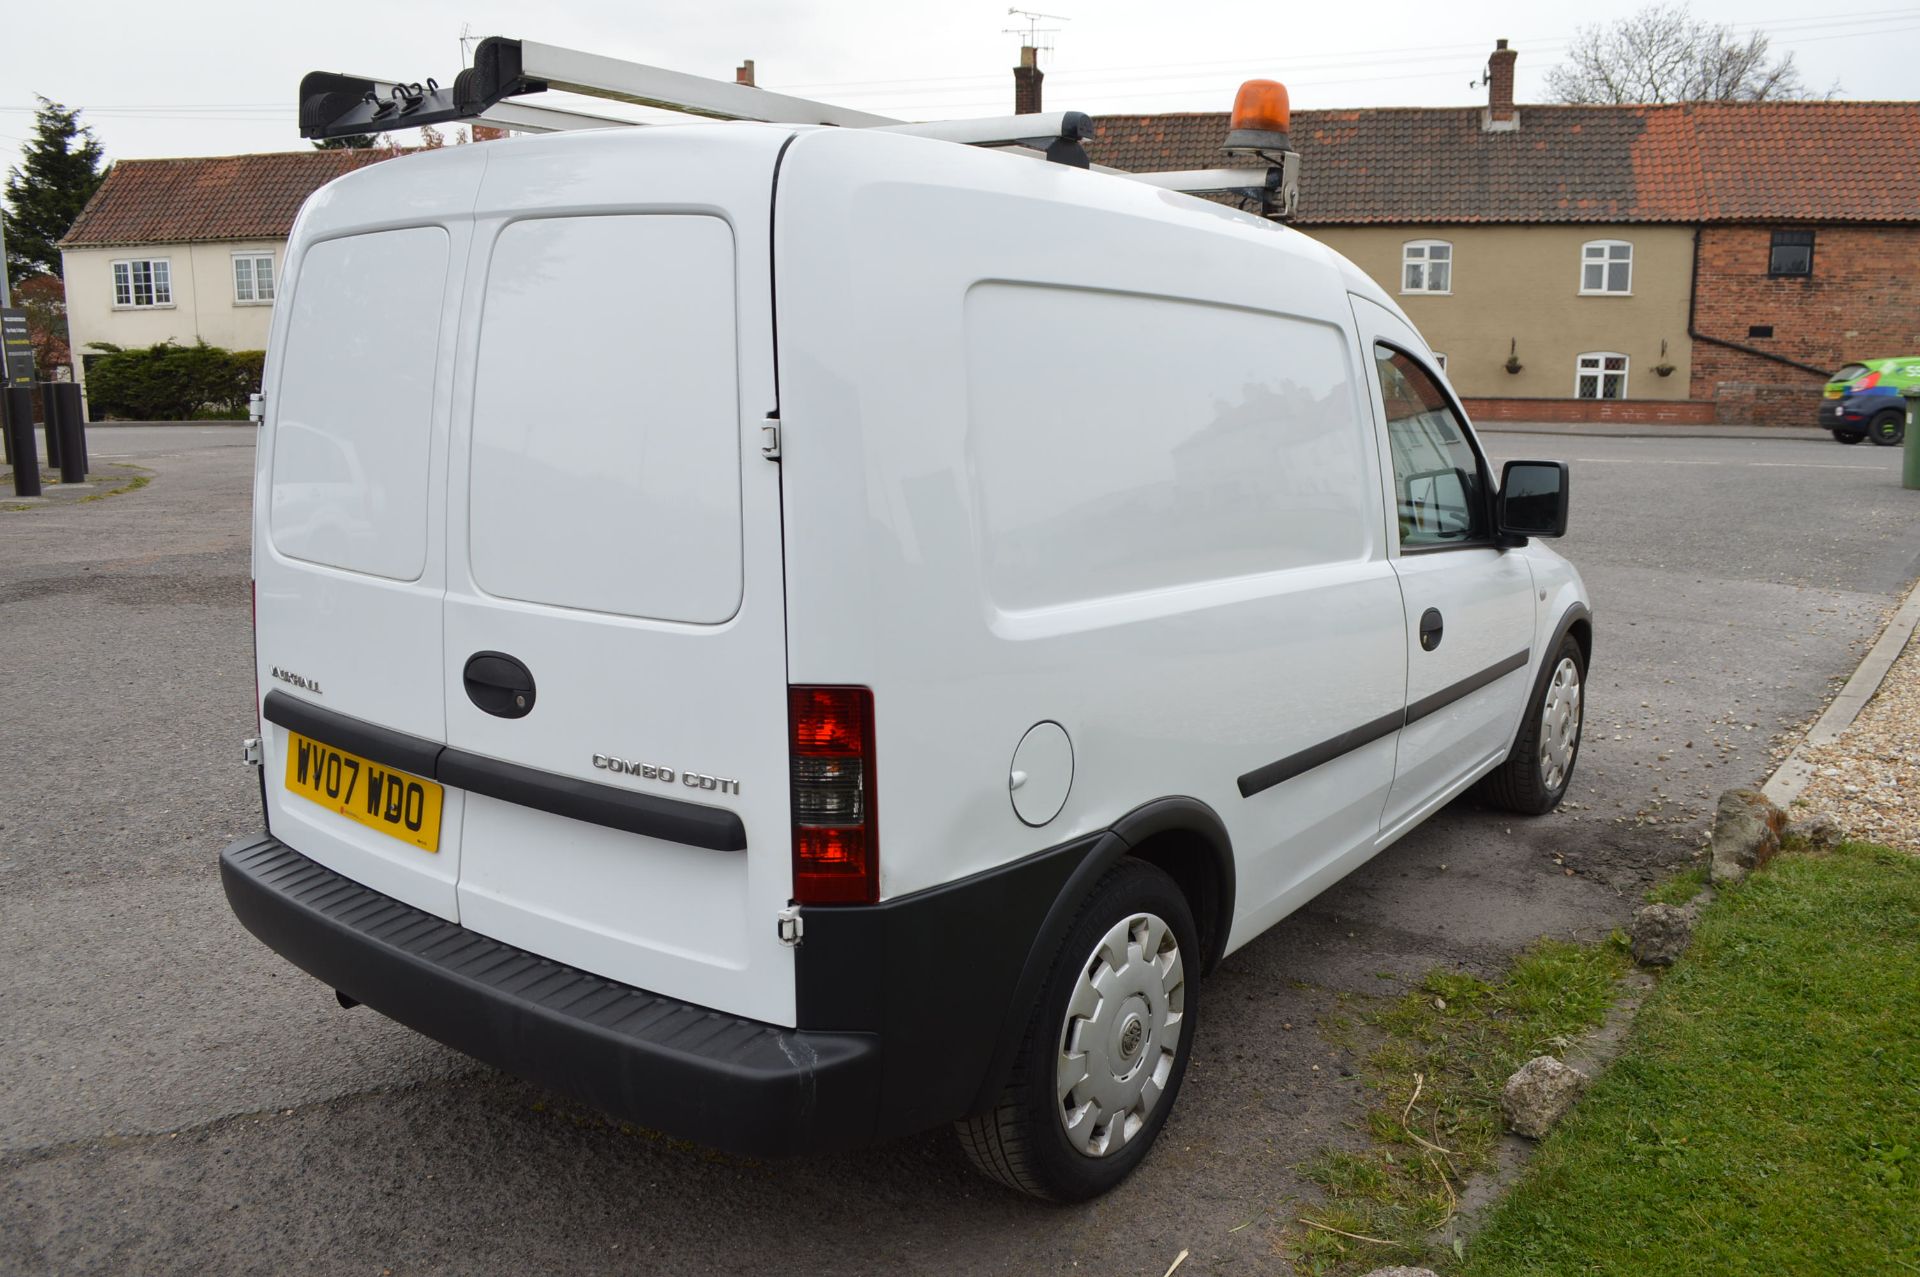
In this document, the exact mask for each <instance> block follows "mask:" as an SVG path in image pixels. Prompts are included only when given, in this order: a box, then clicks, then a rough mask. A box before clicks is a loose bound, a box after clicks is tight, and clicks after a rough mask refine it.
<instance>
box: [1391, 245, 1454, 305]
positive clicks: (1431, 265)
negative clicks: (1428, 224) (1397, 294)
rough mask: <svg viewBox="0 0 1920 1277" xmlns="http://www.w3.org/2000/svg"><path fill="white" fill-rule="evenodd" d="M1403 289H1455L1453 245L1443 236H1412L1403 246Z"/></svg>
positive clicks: (1445, 291) (1418, 291)
mask: <svg viewBox="0 0 1920 1277" xmlns="http://www.w3.org/2000/svg"><path fill="white" fill-rule="evenodd" d="M1400 291H1401V292H1403V293H1450V292H1452V291H1453V245H1451V244H1449V243H1447V241H1445V240H1443V239H1416V240H1409V241H1408V242H1407V243H1405V244H1403V245H1401V246H1400Z"/></svg>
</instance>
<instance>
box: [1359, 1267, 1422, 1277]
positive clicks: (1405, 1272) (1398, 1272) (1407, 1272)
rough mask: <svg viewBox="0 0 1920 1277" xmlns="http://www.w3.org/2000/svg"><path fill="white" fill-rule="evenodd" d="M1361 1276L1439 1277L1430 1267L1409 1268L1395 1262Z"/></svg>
mask: <svg viewBox="0 0 1920 1277" xmlns="http://www.w3.org/2000/svg"><path fill="white" fill-rule="evenodd" d="M1362 1277H1440V1274H1439V1273H1436V1272H1434V1271H1433V1269H1431V1268H1409V1267H1407V1266H1406V1265H1405V1264H1395V1265H1394V1266H1393V1267H1391V1268H1376V1269H1374V1270H1373V1271H1372V1272H1370V1273H1365V1274H1363V1275H1362Z"/></svg>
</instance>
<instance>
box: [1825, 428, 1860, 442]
mask: <svg viewBox="0 0 1920 1277" xmlns="http://www.w3.org/2000/svg"><path fill="white" fill-rule="evenodd" d="M1865 439H1866V436H1865V435H1850V434H1846V433H1845V432H1843V431H1839V430H1836V431H1834V432H1833V441H1834V442H1835V443H1860V442H1862V441H1863V440H1865Z"/></svg>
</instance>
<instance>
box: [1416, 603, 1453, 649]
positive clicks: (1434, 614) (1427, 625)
mask: <svg viewBox="0 0 1920 1277" xmlns="http://www.w3.org/2000/svg"><path fill="white" fill-rule="evenodd" d="M1446 628H1447V626H1446V622H1445V621H1443V620H1442V619H1441V617H1440V609H1439V608H1437V607H1430V608H1428V609H1427V610H1426V611H1425V612H1422V613H1421V614H1420V650H1421V651H1423V652H1431V651H1432V650H1433V649H1434V648H1436V647H1439V646H1440V636H1441V635H1442V634H1443V633H1445V632H1446Z"/></svg>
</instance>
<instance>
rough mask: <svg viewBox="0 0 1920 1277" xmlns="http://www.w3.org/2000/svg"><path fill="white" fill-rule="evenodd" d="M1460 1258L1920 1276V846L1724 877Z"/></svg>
mask: <svg viewBox="0 0 1920 1277" xmlns="http://www.w3.org/2000/svg"><path fill="white" fill-rule="evenodd" d="M1452 1270H1453V1271H1455V1272H1458V1273H1462V1274H1464V1275H1466V1277H1522V1275H1525V1277H1534V1275H1535V1274H1556V1275H1558V1274H1632V1275H1633V1277H1666V1275H1667V1274H1680V1273H1689V1274H1691V1273H1748V1272H1751V1273H1762V1272H1765V1273H1898V1272H1913V1273H1920V860H1916V859H1914V858H1913V857H1910V856H1905V855H1902V854H1900V853H1898V852H1894V851H1889V850H1887V849H1886V848H1881V847H1872V846H1864V845H1849V846H1845V847H1842V848H1840V849H1839V850H1837V851H1834V852H1832V853H1829V854H1824V855H1793V856H1784V857H1781V858H1780V859H1778V860H1776V861H1774V863H1773V865H1772V866H1771V867H1770V868H1769V869H1768V870H1767V871H1765V872H1763V873H1761V874H1758V875H1756V876H1755V877H1753V878H1752V879H1750V880H1749V881H1748V882H1747V883H1746V884H1745V885H1743V886H1741V887H1738V888H1735V889H1732V890H1729V891H1725V892H1723V893H1722V895H1721V898H1720V899H1719V900H1718V901H1717V902H1716V903H1715V904H1714V905H1713V906H1712V907H1710V908H1709V909H1708V910H1707V911H1706V913H1705V915H1704V917H1703V918H1702V920H1701V923H1700V926H1699V929H1698V931H1697V933H1696V935H1695V939H1694V944H1693V947H1692V949H1691V950H1690V951H1689V953H1688V954H1687V956H1686V957H1685V958H1684V959H1683V960H1682V961H1681V962H1680V964H1679V965H1678V966H1676V967H1675V968H1674V969H1673V971H1672V972H1671V973H1670V974H1668V975H1667V976H1666V977H1665V978H1664V979H1663V980H1662V981H1661V983H1660V986H1659V988H1658V989H1657V990H1655V991H1654V992H1653V993H1652V994H1651V995H1650V996H1649V997H1648V999H1647V1001H1646V1002H1645V1004H1643V1005H1642V1007H1641V1008H1640V1011H1639V1014H1638V1016H1637V1018H1636V1019H1635V1021H1634V1027H1633V1031H1632V1035H1631V1037H1630V1039H1629V1041H1628V1044H1627V1048H1626V1051H1625V1053H1624V1054H1623V1055H1622V1056H1621V1058H1620V1059H1619V1060H1617V1061H1616V1062H1615V1063H1614V1065H1613V1066H1612V1067H1611V1068H1610V1069H1608V1070H1607V1072H1606V1073H1605V1074H1604V1075H1602V1077H1601V1078H1600V1079H1599V1081H1598V1082H1597V1083H1596V1084H1595V1086H1594V1088H1593V1090H1592V1091H1591V1092H1590V1093H1589V1094H1588V1095H1587V1096H1586V1098H1585V1099H1583V1100H1582V1101H1581V1103H1580V1105H1579V1106H1578V1107H1577V1108H1576V1109H1575V1110H1574V1112H1573V1115H1572V1116H1571V1117H1570V1118H1568V1120H1567V1121H1566V1122H1565V1124H1563V1125H1562V1126H1561V1127H1560V1128H1559V1129H1558V1130H1556V1131H1554V1132H1553V1134H1552V1135H1550V1136H1549V1137H1548V1138H1547V1140H1546V1141H1545V1143H1544V1144H1543V1145H1542V1146H1541V1149H1540V1152H1539V1155H1538V1156H1537V1158H1536V1159H1535V1160H1534V1162H1533V1164H1532V1165H1531V1166H1530V1167H1529V1169H1528V1171H1527V1173H1526V1175H1525V1177H1524V1178H1523V1179H1522V1181H1521V1182H1520V1183H1519V1185H1517V1186H1516V1187H1515V1189H1514V1191H1513V1192H1512V1193H1511V1194H1510V1195H1509V1196H1508V1197H1507V1198H1506V1199H1505V1200H1504V1201H1503V1202H1501V1203H1500V1204H1499V1205H1498V1206H1497V1207H1495V1208H1494V1209H1493V1211H1492V1212H1490V1214H1489V1216H1488V1218H1487V1220H1486V1223H1485V1226H1484V1227H1483V1228H1482V1229H1481V1230H1480V1231H1479V1233H1478V1234H1477V1235H1476V1236H1475V1237H1474V1238H1473V1240H1472V1242H1471V1244H1470V1245H1469V1247H1468V1248H1467V1252H1466V1255H1465V1262H1464V1263H1463V1264H1459V1265H1455V1266H1453V1268H1452Z"/></svg>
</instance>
